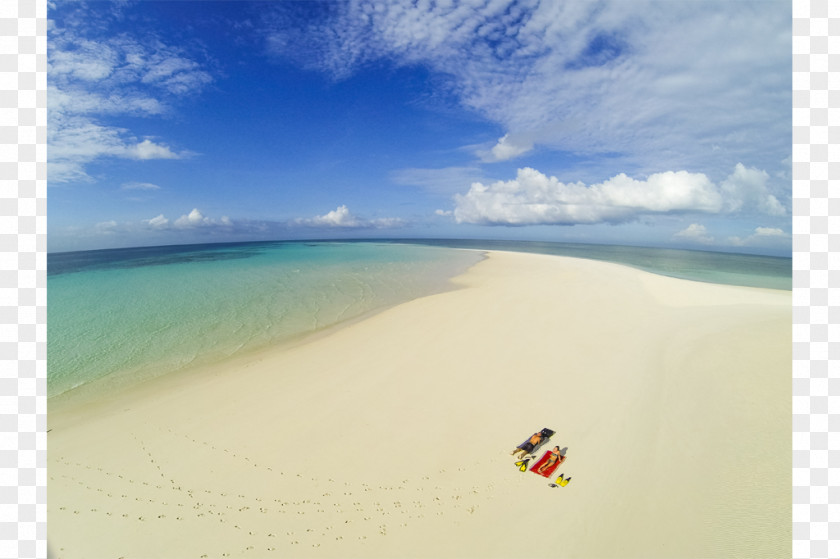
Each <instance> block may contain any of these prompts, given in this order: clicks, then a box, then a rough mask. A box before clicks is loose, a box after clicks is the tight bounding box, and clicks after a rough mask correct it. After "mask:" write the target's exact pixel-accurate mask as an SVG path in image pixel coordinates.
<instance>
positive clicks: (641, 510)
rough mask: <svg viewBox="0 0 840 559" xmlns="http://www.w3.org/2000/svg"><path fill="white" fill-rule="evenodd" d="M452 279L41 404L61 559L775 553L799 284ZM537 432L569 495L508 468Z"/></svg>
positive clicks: (782, 539)
mask: <svg viewBox="0 0 840 559" xmlns="http://www.w3.org/2000/svg"><path fill="white" fill-rule="evenodd" d="M455 283H456V285H457V288H456V289H453V290H452V291H448V292H445V293H440V294H436V295H432V296H429V297H424V298H421V299H416V300H414V301H411V302H409V303H405V304H402V305H399V306H396V307H394V308H391V309H388V310H385V311H383V312H380V313H378V314H375V315H373V316H370V317H367V318H365V319H363V320H359V321H356V322H354V323H352V324H348V325H344V326H342V327H337V328H333V329H331V330H329V331H327V332H323V333H321V334H319V335H317V336H312V337H311V338H309V339H306V340H304V341H303V342H300V343H296V344H294V345H287V346H283V347H277V348H271V349H270V350H265V351H262V352H260V353H257V354H251V355H245V356H239V357H236V358H234V359H231V360H229V361H226V362H222V363H217V364H215V365H214V366H212V367H205V368H203V369H201V370H191V371H188V372H185V373H182V374H175V375H168V376H166V377H163V378H159V379H156V380H154V381H150V382H147V383H145V384H143V385H141V386H138V387H135V388H133V389H130V390H128V391H125V392H123V393H121V394H118V395H110V396H108V397H105V398H101V399H99V400H92V401H84V399H82V398H78V397H73V396H72V395H70V396H69V397H64V398H61V397H59V398H56V399H51V400H50V402H49V417H48V422H49V426H48V428H49V429H50V432H49V435H48V444H49V447H48V450H49V466H48V477H49V480H48V511H49V516H48V521H49V524H48V545H49V550H50V556H51V557H55V558H62V559H63V558H66V559H74V558H85V559H97V558H113V559H117V558H120V557H124V558H126V559H128V558H146V559H148V558H154V557H161V558H178V559H193V558H194V559H200V558H205V557H207V558H217V557H246V558H247V557H253V558H263V557H265V558H271V557H316V558H339V557H341V558H345V557H349V558H356V557H358V558H363V557H364V558H386V557H387V558H393V557H412V558H425V557H428V558H461V557H482V558H497V557H498V558H506V557H516V556H522V555H523V554H525V555H527V556H533V557H543V556H546V557H575V558H631V557H638V558H660V557H661V558H691V557H697V558H701V557H702V558H710V557H738V558H748V557H761V558H771V557H789V556H790V549H791V539H792V531H791V373H790V363H791V343H790V340H791V293H790V292H789V291H775V290H764V289H754V288H744V287H731V286H722V285H713V284H704V283H697V282H690V281H683V280H677V279H671V278H666V277H662V276H656V275H652V274H648V273H645V272H641V271H638V270H635V269H631V268H627V267H623V266H619V265H615V264H609V263H601V262H595V261H587V260H579V259H572V258H563V257H556V256H546V255H533V254H518V253H506V252H490V253H488V258H487V259H486V260H484V261H482V262H480V263H479V264H477V265H476V266H474V267H473V268H471V269H470V270H469V271H468V272H467V273H465V274H464V275H462V276H460V277H458V278H456V280H455ZM543 427H548V428H551V429H553V430H554V431H556V434H555V435H554V436H553V437H552V438H551V440H550V442H549V443H548V444H547V445H545V446H543V447H542V448H541V449H540V450H538V451H537V452H538V454H540V455H541V454H542V452H543V451H545V450H546V449H548V448H551V447H553V446H554V445H557V446H559V447H560V448H564V449H567V450H566V456H567V459H566V462H565V463H564V464H563V465H562V466H561V468H560V470H559V472H562V473H564V474H565V475H566V477H569V476H571V478H572V479H571V482H570V483H569V484H568V485H567V486H565V487H554V488H552V487H549V485H548V482H549V481H553V479H552V480H547V479H545V478H543V477H541V476H538V475H535V474H534V473H532V472H530V471H526V472H524V473H523V472H520V471H519V469H518V468H517V467H515V466H514V459H513V458H512V457H511V456H510V451H511V450H513V448H514V447H515V446H516V445H518V444H519V443H521V442H522V441H523V440H525V439H526V438H527V437H528V436H530V435H531V434H532V433H533V432H534V431H537V430H539V429H541V428H543ZM553 477H556V476H553Z"/></svg>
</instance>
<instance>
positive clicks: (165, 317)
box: [47, 240, 792, 397]
mask: <svg viewBox="0 0 840 559" xmlns="http://www.w3.org/2000/svg"><path fill="white" fill-rule="evenodd" d="M459 249H470V250H459ZM480 250H513V251H521V252H534V253H542V254H558V255H565V256H575V257H583V258H590V259H596V260H605V261H610V262H617V263H621V264H626V265H630V266H634V267H637V268H640V269H643V270H646V271H650V272H653V273H659V274H663V275H668V276H673V277H679V278H684V279H692V280H697V281H706V282H714V283H725V284H732V285H748V286H754V287H765V288H772V289H787V290H790V289H791V284H792V280H791V277H792V267H791V266H792V261H791V259H790V258H775V257H768V256H747V255H732V254H724V253H712V252H697V251H683V250H669V249H648V248H637V247H617V246H600V245H577V244H565V243H537V242H509V241H461V240H459V241H452V240H422V241H419V240H411V241H405V240H393V241H340V242H328V241H317V242H298V241H278V242H254V243H230V244H227V243H226V244H208V245H185V246H166V247H143V248H130V249H111V250H97V251H83V252H67V253H52V254H48V255H47V289H48V297H49V305H48V317H47V335H48V343H47V358H48V361H47V394H48V396H49V397H52V396H55V395H58V394H61V393H64V392H67V391H70V390H72V389H74V388H76V387H79V386H82V385H89V384H91V383H97V384H98V385H100V386H101V387H102V389H104V390H108V389H109V388H116V387H119V386H124V385H129V384H133V383H136V382H138V381H141V380H144V379H148V378H152V377H155V376H159V375H164V374H167V373H172V372H175V371H178V370H181V369H185V368H187V367H190V366H193V365H201V364H203V363H210V362H214V361H217V360H219V359H222V358H225V357H228V356H232V355H234V354H238V353H241V352H245V351H250V350H256V349H260V348H263V347H267V346H269V345H273V344H278V343H282V342H286V341H292V340H294V339H296V338H299V337H301V336H304V335H306V334H309V333H312V332H316V331H319V330H321V329H324V328H327V327H330V326H333V325H336V324H339V323H341V322H344V321H347V320H351V319H353V318H358V317H360V316H363V315H365V314H366V313H371V312H375V311H377V310H380V309H383V308H387V307H390V306H393V305H396V304H399V303H401V302H405V301H409V300H411V299H415V298H417V297H421V296H424V295H428V294H432V293H436V292H440V291H443V290H445V289H447V288H448V285H449V283H448V280H449V279H450V278H452V277H454V276H456V275H459V274H460V273H462V272H464V271H465V270H466V269H468V268H469V267H470V266H472V265H474V264H475V263H477V262H478V261H480V260H481V259H482V258H483V257H482V255H481V253H480V252H479V251H480Z"/></svg>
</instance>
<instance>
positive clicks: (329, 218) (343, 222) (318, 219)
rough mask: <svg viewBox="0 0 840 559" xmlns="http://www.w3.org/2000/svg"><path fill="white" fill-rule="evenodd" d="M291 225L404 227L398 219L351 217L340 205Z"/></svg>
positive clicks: (344, 207)
mask: <svg viewBox="0 0 840 559" xmlns="http://www.w3.org/2000/svg"><path fill="white" fill-rule="evenodd" d="M292 224H293V225H299V226H305V227H331V228H332V227H334V228H348V229H349V228H359V229H362V228H372V227H373V228H382V229H386V228H391V227H399V226H401V225H404V224H405V222H404V221H403V220H402V219H400V218H394V217H386V218H376V219H363V218H359V217H357V216H355V215H353V213H352V212H350V210H349V209H348V208H347V206H345V205H341V206H339V207H338V208H336V209H334V210H333V211H331V212H327V213H326V214H324V215H320V216H315V217H312V218H305V219H303V218H302V219H296V220H294V221H293V222H292Z"/></svg>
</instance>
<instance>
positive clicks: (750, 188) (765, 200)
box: [721, 163, 787, 216]
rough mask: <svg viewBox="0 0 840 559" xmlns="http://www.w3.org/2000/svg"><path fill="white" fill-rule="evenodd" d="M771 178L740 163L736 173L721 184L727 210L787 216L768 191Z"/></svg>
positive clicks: (736, 167) (782, 207) (763, 172)
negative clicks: (747, 210) (751, 210)
mask: <svg viewBox="0 0 840 559" xmlns="http://www.w3.org/2000/svg"><path fill="white" fill-rule="evenodd" d="M769 178H770V177H769V175H768V174H767V173H766V172H765V171H760V170H758V169H754V168H747V167H745V166H744V165H742V164H741V163H738V164H737V165H736V166H735V171H734V172H733V173H732V174H731V175H729V177H727V179H726V180H725V181H723V183H722V184H721V191H722V192H723V194H724V196H725V197H726V199H727V210H728V211H739V210H742V209H744V208H752V209H754V210H755V211H758V212H759V213H762V214H766V215H777V216H782V215H785V214H786V213H787V211H786V210H785V208H784V206H782V204H781V203H780V202H779V200H778V199H776V197H775V196H773V195H772V194H770V192H769V191H768V189H767V181H768V179H769Z"/></svg>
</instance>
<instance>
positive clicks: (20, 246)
mask: <svg viewBox="0 0 840 559" xmlns="http://www.w3.org/2000/svg"><path fill="white" fill-rule="evenodd" d="M46 3H47V2H46V0H2V1H0V332H2V334H0V557H16V558H20V559H23V558H30V557H46V556H47V541H46V540H47V438H46V437H47V435H46V424H47V409H46V407H47V402H46V393H47V362H46V353H47V351H46V350H47V344H46V341H47V339H46V338H47V336H46V328H47V324H46V323H47V306H46V302H47V281H46V280H47V277H46V249H47V226H46V225H47V224H46V220H47V198H46V194H47V168H46V165H47V151H46V150H47V146H46V143H47V37H46V34H47V6H46Z"/></svg>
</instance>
